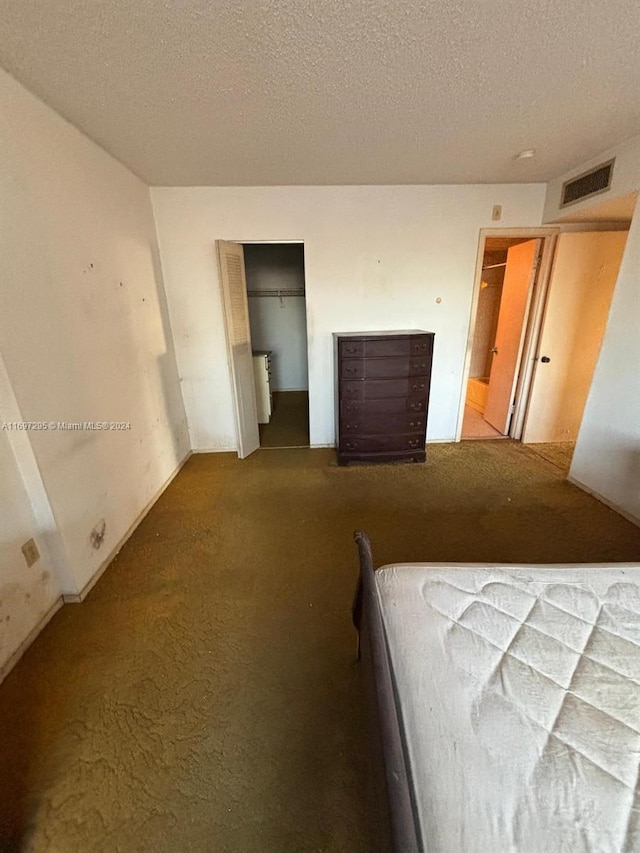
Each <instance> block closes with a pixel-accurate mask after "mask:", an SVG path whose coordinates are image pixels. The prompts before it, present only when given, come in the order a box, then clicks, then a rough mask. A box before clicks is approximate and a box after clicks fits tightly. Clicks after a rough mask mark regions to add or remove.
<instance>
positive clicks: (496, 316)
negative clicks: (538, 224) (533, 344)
mask: <svg viewBox="0 0 640 853" xmlns="http://www.w3.org/2000/svg"><path fill="white" fill-rule="evenodd" d="M543 243H544V241H543V239H541V238H534V239H530V238H528V237H487V238H486V240H485V243H484V251H483V256H482V267H481V276H480V290H479V293H478V301H477V309H476V315H475V322H474V325H473V336H472V342H471V356H470V363H469V377H468V380H467V384H466V389H465V405H464V415H463V422H462V435H461V437H462V438H463V439H499V438H507V437H508V436H509V434H510V428H511V422H512V417H513V414H514V412H515V393H516V389H517V387H518V380H519V378H520V366H521V361H522V354H523V348H524V342H525V332H526V329H527V322H528V318H529V311H530V306H531V303H532V298H533V294H534V290H535V287H536V284H537V277H538V276H537V273H538V270H539V268H540V260H541V257H542V249H543Z"/></svg>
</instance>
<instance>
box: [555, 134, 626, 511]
mask: <svg viewBox="0 0 640 853" xmlns="http://www.w3.org/2000/svg"><path fill="white" fill-rule="evenodd" d="M612 157H615V158H616V162H615V166H614V171H613V181H612V186H611V189H610V190H608V191H607V192H606V193H602V194H600V195H598V196H595V197H594V198H593V199H591V200H590V201H589V200H588V201H585V202H581V203H580V204H576V205H575V206H572V208H565V211H561V210H560V208H559V206H558V205H559V200H560V192H561V187H562V184H563V182H564V181H566V180H568V179H569V178H572V177H574V176H575V175H577V174H580V173H581V172H584V171H586V170H587V169H590V168H591V167H592V166H596V165H598V163H602V162H604V161H606V160H609V159H611V158H612ZM638 190H640V136H636V137H634V138H633V139H629V140H627V141H626V142H624V143H623V144H622V145H618V146H616V147H615V148H611V149H609V150H608V151H604V152H603V153H602V154H600V155H599V156H598V157H594V158H593V160H590V161H589V162H588V163H583V164H581V165H580V166H578V167H576V168H575V169H573V170H572V171H571V172H568V173H567V174H566V175H562V176H561V177H559V178H558V179H557V180H555V181H552V182H551V183H550V184H549V185H548V188H547V197H546V200H545V210H544V216H545V221H548V222H553V221H554V220H556V219H558V218H559V217H561V216H563V215H564V214H566V212H567V211H569V210H575V211H576V212H585V211H588V209H589V207H591V206H595V205H601V204H602V203H603V202H606V201H608V200H613V199H615V198H618V197H620V196H625V195H627V194H628V193H631V192H636V191H638ZM639 328H640V211H639V209H638V206H636V211H635V215H634V217H633V221H632V223H631V229H630V231H629V236H628V238H627V242H626V245H625V250H624V255H623V257H622V264H621V266H620V272H619V273H618V280H617V283H616V288H615V291H614V294H613V300H612V302H611V308H610V310H609V318H608V321H607V327H606V331H605V335H604V338H603V341H602V347H601V349H600V355H599V358H598V362H597V364H596V369H595V372H594V375H593V381H592V383H591V389H590V391H589V396H588V398H587V404H586V407H585V410H584V415H583V418H582V423H581V425H580V432H579V433H578V441H577V444H576V449H575V453H574V455H573V463H572V465H571V471H570V474H569V476H570V479H571V480H573V481H574V482H576V483H578V484H579V485H581V486H583V487H584V488H585V489H587V490H589V491H592V492H594V493H595V494H597V495H599V496H600V497H601V498H603V499H604V500H605V501H607V502H608V503H610V504H611V505H612V506H614V507H616V508H618V509H620V510H622V512H624V513H626V514H627V515H629V516H630V517H632V518H634V519H637V520H639V521H640V335H639V334H638V329H639Z"/></svg>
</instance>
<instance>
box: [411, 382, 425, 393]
mask: <svg viewBox="0 0 640 853" xmlns="http://www.w3.org/2000/svg"><path fill="white" fill-rule="evenodd" d="M411 390H412V391H424V382H420V383H418V382H414V383H413V385H412V386H411Z"/></svg>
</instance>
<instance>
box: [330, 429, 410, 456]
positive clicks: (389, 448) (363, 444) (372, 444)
mask: <svg viewBox="0 0 640 853" xmlns="http://www.w3.org/2000/svg"><path fill="white" fill-rule="evenodd" d="M339 450H340V452H341V453H384V452H385V451H386V452H391V453H394V452H398V451H407V452H409V453H410V452H411V451H412V450H424V434H423V433H417V434H413V435H410V434H406V433H405V434H403V435H366V436H348V435H345V436H342V435H341V436H340V447H339Z"/></svg>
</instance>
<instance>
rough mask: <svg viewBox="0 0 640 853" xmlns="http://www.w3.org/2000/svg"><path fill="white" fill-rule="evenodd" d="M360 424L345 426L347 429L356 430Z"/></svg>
mask: <svg viewBox="0 0 640 853" xmlns="http://www.w3.org/2000/svg"><path fill="white" fill-rule="evenodd" d="M359 426H360V424H347V429H358V427H359Z"/></svg>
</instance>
